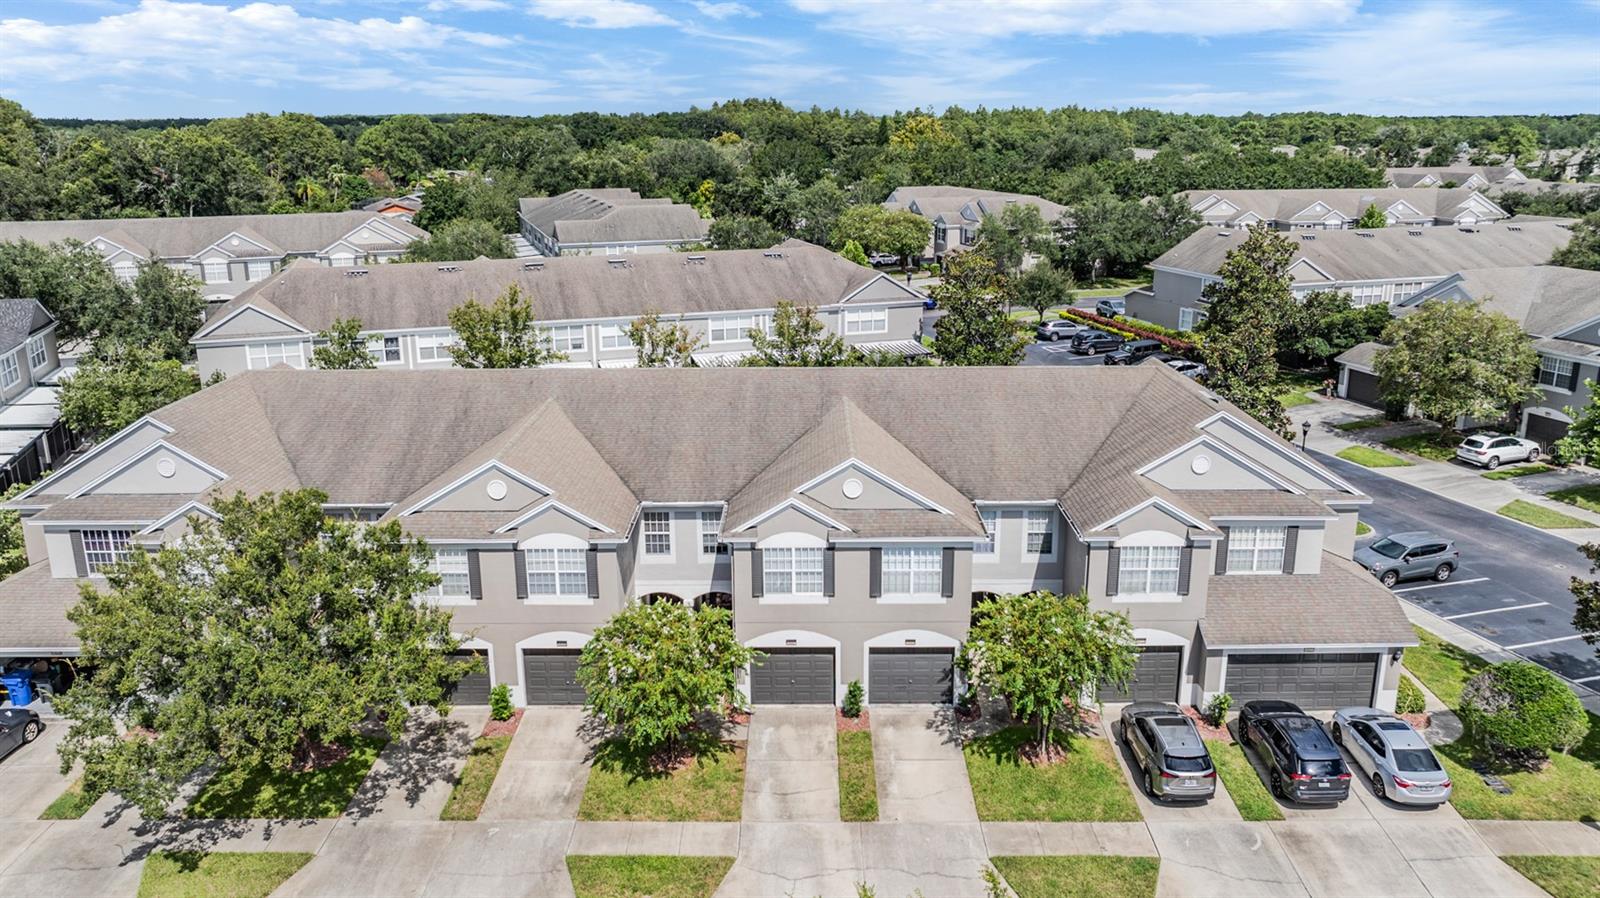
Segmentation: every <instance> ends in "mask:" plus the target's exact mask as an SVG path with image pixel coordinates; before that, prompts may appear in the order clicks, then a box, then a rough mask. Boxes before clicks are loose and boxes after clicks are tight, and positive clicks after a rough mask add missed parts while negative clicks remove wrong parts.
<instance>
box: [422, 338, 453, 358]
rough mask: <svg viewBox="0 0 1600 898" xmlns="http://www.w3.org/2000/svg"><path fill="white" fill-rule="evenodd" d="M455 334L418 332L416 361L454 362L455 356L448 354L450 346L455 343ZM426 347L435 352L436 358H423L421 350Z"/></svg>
mask: <svg viewBox="0 0 1600 898" xmlns="http://www.w3.org/2000/svg"><path fill="white" fill-rule="evenodd" d="M455 341H456V335H455V334H418V335H417V338H416V344H415V346H416V355H417V357H416V361H418V362H422V363H428V364H432V363H436V362H450V363H454V362H455V357H454V356H453V355H451V354H450V347H451V346H453V345H454V344H455ZM424 349H427V350H429V351H432V352H435V353H436V354H437V357H436V358H431V359H430V358H424V357H423V355H422V351H423V350H424Z"/></svg>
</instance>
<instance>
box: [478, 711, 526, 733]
mask: <svg viewBox="0 0 1600 898" xmlns="http://www.w3.org/2000/svg"><path fill="white" fill-rule="evenodd" d="M522 710H523V709H521V708H518V709H516V710H515V711H512V712H511V716H510V717H508V718H506V719H505V720H495V719H494V718H493V717H491V718H489V722H488V723H485V724H484V725H483V735H485V736H510V735H512V734H514V733H516V731H517V726H518V724H521V723H522Z"/></svg>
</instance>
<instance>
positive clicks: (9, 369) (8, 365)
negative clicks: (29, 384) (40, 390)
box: [0, 352, 22, 390]
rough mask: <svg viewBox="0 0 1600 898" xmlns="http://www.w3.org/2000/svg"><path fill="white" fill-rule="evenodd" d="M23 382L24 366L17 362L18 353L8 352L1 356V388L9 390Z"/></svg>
mask: <svg viewBox="0 0 1600 898" xmlns="http://www.w3.org/2000/svg"><path fill="white" fill-rule="evenodd" d="M19 383H22V366H21V365H18V364H17V354H16V353H14V352H9V353H6V354H5V356H3V357H0V389H6V390H9V389H11V388H12V387H14V386H16V385H17V384H19Z"/></svg>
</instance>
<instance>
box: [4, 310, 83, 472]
mask: <svg viewBox="0 0 1600 898" xmlns="http://www.w3.org/2000/svg"><path fill="white" fill-rule="evenodd" d="M60 373H61V358H60V356H59V355H58V354H57V350H56V320H55V318H53V317H52V316H51V315H50V313H49V312H48V311H46V310H45V308H44V306H42V305H40V304H39V301H38V300H37V299H0V490H5V489H9V488H11V487H12V486H13V485H15V484H18V483H32V482H33V481H35V480H38V479H39V475H41V474H43V473H44V472H46V471H49V470H50V469H51V468H53V467H55V466H56V465H57V464H58V463H60V462H61V461H62V460H63V459H65V458H66V457H67V456H68V455H69V454H71V452H72V450H73V449H75V448H76V447H77V445H78V439H77V436H76V435H75V434H73V432H72V431H71V430H70V429H68V427H67V426H66V424H65V423H63V422H62V420H61V402H60V394H61V391H60V388H59V387H58V386H57V385H56V378H57V377H58V376H59V375H60Z"/></svg>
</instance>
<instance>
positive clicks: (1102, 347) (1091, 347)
mask: <svg viewBox="0 0 1600 898" xmlns="http://www.w3.org/2000/svg"><path fill="white" fill-rule="evenodd" d="M1126 342H1127V340H1125V339H1124V338H1122V337H1119V336H1117V335H1116V334H1108V333H1106V332H1105V331H1097V330H1094V329H1092V328H1090V329H1085V330H1081V331H1078V332H1077V333H1076V334H1074V335H1073V337H1072V351H1073V352H1075V353H1077V354H1078V355H1094V354H1096V353H1100V352H1115V351H1116V350H1118V349H1121V348H1122V344H1123V343H1126Z"/></svg>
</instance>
